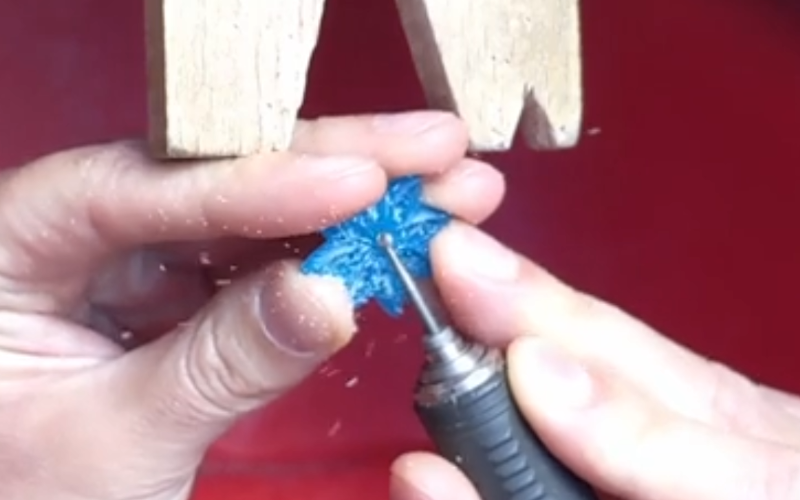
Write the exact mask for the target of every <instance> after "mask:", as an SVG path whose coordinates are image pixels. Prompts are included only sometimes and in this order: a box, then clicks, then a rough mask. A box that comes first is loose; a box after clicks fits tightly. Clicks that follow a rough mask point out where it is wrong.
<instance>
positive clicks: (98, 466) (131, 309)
mask: <svg viewBox="0 0 800 500" xmlns="http://www.w3.org/2000/svg"><path fill="white" fill-rule="evenodd" d="M466 145H467V135H466V130H465V128H464V126H463V125H462V123H461V122H460V121H458V120H457V119H455V118H454V117H452V116H450V115H447V114H442V113H436V112H423V113H409V114H403V115H390V116H381V117H374V116H365V117H349V118H332V119H322V120H319V121H316V122H310V123H301V124H300V126H299V128H298V130H297V133H296V136H295V139H294V142H293V145H292V148H291V151H290V152H287V153H267V154H263V155H261V156H258V157H254V158H247V159H239V160H232V161H217V162H191V163H188V162H185V163H181V164H174V165H169V166H165V165H160V164H158V163H156V162H154V161H152V160H150V159H149V158H148V157H147V155H146V154H144V153H143V150H142V147H141V145H139V144H137V143H119V144H109V145H104V146H93V147H87V148H82V149H78V150H73V151H67V152H63V153H58V154H55V155H52V156H49V157H47V158H44V159H41V160H39V161H36V162H33V163H31V164H29V165H25V166H23V167H20V168H17V169H15V170H12V171H7V172H3V173H2V174H0V497H2V498H3V499H7V500H23V499H24V500H97V499H102V500H126V499H127V500H132V499H137V500H183V499H186V498H188V496H189V494H190V490H191V487H192V483H193V479H194V474H195V472H196V468H197V466H198V464H199V462H200V460H201V459H202V457H203V454H204V453H205V450H206V448H207V447H208V446H209V445H210V444H211V443H212V442H213V441H214V440H215V439H216V438H217V437H218V436H219V435H220V434H221V433H223V432H224V431H225V430H226V429H227V428H228V427H230V426H231V425H232V424H233V423H234V422H235V421H236V419H237V418H238V417H239V416H241V415H243V414H244V413H247V412H249V411H251V410H253V409H255V408H257V407H259V406H261V405H264V404H266V403H267V402H269V401H270V400H272V399H274V398H275V397H277V396H278V395H280V394H281V393H282V392H284V391H285V390H287V389H288V388H290V387H292V386H294V385H295V384H297V383H298V382H299V381H300V380H301V379H302V378H304V377H305V376H306V375H308V374H310V373H312V372H313V371H314V370H315V369H316V367H317V365H318V364H319V363H321V362H322V361H323V360H324V359H325V358H327V357H328V356H329V355H330V354H332V353H333V352H334V351H335V350H336V349H338V348H339V347H341V346H342V345H344V344H345V343H347V341H348V340H349V338H350V336H351V334H352V333H353V330H354V329H355V325H354V321H353V317H352V316H353V310H352V306H351V304H350V303H349V300H348V299H347V296H346V294H345V293H344V292H343V290H342V289H341V288H340V285H337V284H336V283H332V282H331V280H328V279H325V278H319V277H309V276H302V275H300V274H299V272H298V270H297V265H296V263H295V262H292V261H291V259H293V258H295V253H296V250H295V249H294V248H293V247H292V245H290V244H288V243H287V242H286V240H285V238H287V237H293V236H298V235H302V234H309V233H313V232H315V231H317V230H318V229H320V228H322V227H324V226H327V225H331V224H333V223H335V222H336V221H338V220H342V219H344V218H346V217H348V216H349V215H352V214H354V213H356V212H357V211H360V210H361V209H363V208H366V207H367V206H368V205H370V204H372V203H373V202H375V201H376V200H377V199H378V198H379V197H380V196H381V195H382V194H383V192H384V189H385V187H386V181H387V177H392V176H399V175H408V174H420V175H425V176H427V177H428V178H429V179H430V180H429V182H428V183H427V187H426V190H427V191H426V196H428V198H429V200H430V202H431V203H432V204H435V205H438V206H439V207H440V208H443V209H445V210H447V211H450V212H452V213H454V214H456V215H457V216H459V217H461V218H463V219H466V220H470V221H473V222H477V221H480V220H482V219H484V218H485V217H487V216H488V215H489V214H490V213H491V212H492V211H494V210H495V208H496V207H497V205H498V204H499V202H500V199H501V197H502V195H503V188H504V185H503V179H502V176H501V175H500V174H499V173H498V172H497V171H495V170H494V169H492V168H491V167H489V166H488V165H486V164H484V163H481V162H479V161H476V160H470V159H464V154H465V150H466ZM287 259H289V260H287ZM228 281H232V284H231V285H230V286H228V287H226V288H224V289H222V288H223V287H222V286H220V285H219V283H221V282H228Z"/></svg>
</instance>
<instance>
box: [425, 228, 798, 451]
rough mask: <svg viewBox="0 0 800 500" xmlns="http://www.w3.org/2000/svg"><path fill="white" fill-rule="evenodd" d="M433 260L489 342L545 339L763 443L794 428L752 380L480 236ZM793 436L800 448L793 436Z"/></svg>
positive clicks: (462, 234) (463, 231) (457, 313)
mask: <svg viewBox="0 0 800 500" xmlns="http://www.w3.org/2000/svg"><path fill="white" fill-rule="evenodd" d="M432 258H433V264H434V265H433V267H434V273H435V279H436V281H437V283H438V285H439V287H440V288H441V291H442V294H443V296H444V297H445V299H446V300H447V302H448V305H449V309H450V311H451V313H452V314H453V316H454V318H455V320H456V321H457V322H458V323H459V324H460V325H461V326H462V327H463V328H464V329H465V330H466V331H467V332H469V333H470V334H472V335H475V336H477V337H479V338H480V339H482V340H484V341H486V342H488V343H491V344H496V345H498V344H499V345H505V344H507V343H508V342H509V341H510V340H511V339H513V338H514V337H517V336H519V335H538V336H542V337H545V338H548V339H551V340H553V341H555V342H557V343H559V344H560V345H563V346H564V347H565V348H567V349H569V350H570V351H572V352H574V353H576V354H577V355H578V356H580V357H581V358H582V359H586V360H587V361H589V362H592V363H594V364H598V365H600V366H605V367H608V368H609V369H613V370H616V371H617V372H619V374H620V375H621V376H623V377H625V378H627V379H628V380H631V381H633V383H634V384H636V385H637V386H638V387H639V388H640V389H641V390H642V391H643V392H646V393H648V394H651V395H652V397H654V398H656V399H658V400H659V401H660V402H661V403H662V404H664V405H666V406H667V407H669V408H671V409H672V410H674V411H677V412H680V413H682V414H684V415H686V416H688V417H691V418H695V419H698V420H700V421H703V422H707V423H715V424H718V425H720V426H724V427H731V428H736V429H741V430H742V431H743V432H748V433H753V434H754V435H757V436H759V437H762V438H766V439H778V440H780V439H786V436H787V434H786V432H787V429H789V428H791V429H793V428H795V427H796V425H794V424H793V423H792V421H791V420H789V419H787V418H786V416H785V415H783V414H781V413H779V412H775V411H774V408H772V407H770V406H769V405H766V404H764V403H763V401H761V399H760V396H759V393H758V391H757V390H756V387H755V385H754V384H753V383H752V382H750V381H749V380H747V379H746V378H744V377H742V376H741V375H738V374H736V373H734V372H732V371H731V370H728V369H726V368H725V367H723V366H721V365H719V364H714V363H710V362H709V361H707V360H706V359H703V358H701V357H700V356H697V355H696V354H694V353H692V352H690V351H688V350H687V349H685V348H683V347H681V346H679V345H677V344H675V343H674V342H672V341H671V340H669V339H667V338H665V337H663V336H661V335H659V334H658V333H657V332H655V331H654V330H652V329H651V328H649V327H648V326H647V325H645V324H643V323H642V322H640V321H638V320H636V319H635V318H632V317H631V316H629V315H627V314H625V313H624V312H622V311H620V310H619V309H617V308H615V307H613V306H611V305H609V304H606V303H604V302H602V301H600V300H598V299H594V298H591V297H588V296H586V295H584V294H581V293H580V292H577V291H575V290H573V289H572V288H570V287H569V286H567V285H566V284H564V283H562V282H560V281H559V280H558V279H556V278H555V277H554V276H552V275H550V274H549V273H547V271H545V270H543V269H541V268H540V267H538V266H536V265H535V264H534V263H532V262H530V261H529V260H528V259H526V258H524V257H523V256H520V255H519V254H517V253H516V252H514V251H512V250H510V249H508V248H506V247H505V246H503V245H502V244H500V243H498V242H497V241H495V240H494V239H492V238H490V237H489V236H488V235H486V234H485V233H483V232H481V231H479V230H477V229H475V228H472V227H470V226H467V225H465V224H451V225H450V227H449V228H448V229H446V230H445V231H443V233H442V234H441V235H440V236H439V237H437V239H436V240H435V241H434V244H433V249H432ZM788 435H792V436H797V439H798V440H800V436H798V433H797V432H796V431H794V430H792V431H789V434H788ZM798 442H800V441H798Z"/></svg>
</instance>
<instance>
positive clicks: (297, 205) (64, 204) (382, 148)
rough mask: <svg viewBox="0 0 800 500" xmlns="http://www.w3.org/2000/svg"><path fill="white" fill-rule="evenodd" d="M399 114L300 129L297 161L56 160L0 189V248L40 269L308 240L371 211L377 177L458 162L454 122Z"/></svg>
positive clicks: (288, 157) (123, 156) (120, 148)
mask: <svg viewBox="0 0 800 500" xmlns="http://www.w3.org/2000/svg"><path fill="white" fill-rule="evenodd" d="M403 116H404V117H405V121H404V120H403V118H398V117H395V120H396V123H395V124H394V125H393V126H388V125H385V124H384V125H381V124H382V123H383V122H382V121H381V120H380V119H378V118H376V117H374V116H365V117H346V118H340V119H326V120H321V121H317V122H314V123H310V124H305V125H302V126H301V127H300V128H299V129H300V130H299V132H298V138H297V140H296V141H295V142H296V143H297V145H296V148H297V149H298V150H299V152H292V153H266V154H263V155H260V156H256V157H252V158H244V159H235V160H228V161H215V162H202V161H199V162H183V163H180V164H175V165H170V166H169V167H164V166H163V165H161V164H159V163H157V162H155V161H153V160H152V159H151V158H150V157H149V156H148V155H147V154H146V152H145V150H144V149H143V147H142V146H141V145H140V144H137V143H131V142H127V143H117V144H111V145H106V146H93V147H88V148H81V149H78V150H73V151H69V152H64V153H58V154H55V155H52V156H50V157H47V158H44V159H42V160H40V161H38V162H35V163H34V164H32V165H30V166H27V167H24V168H22V169H20V170H18V171H17V172H16V173H15V174H13V175H12V176H11V177H10V178H9V179H7V180H6V181H5V182H4V183H3V184H2V187H0V189H2V203H0V234H2V235H4V237H5V240H4V242H3V243H4V247H5V248H6V249H7V250H8V251H9V252H14V251H15V250H17V251H16V252H15V255H17V256H27V257H26V258H28V259H29V260H30V262H31V263H33V262H34V261H36V263H37V264H39V265H40V264H41V262H43V261H46V260H48V259H49V260H51V261H53V260H58V261H60V262H62V263H63V262H65V261H66V262H70V263H75V262H76V260H77V261H79V262H87V261H88V262H91V261H93V260H96V259H98V258H100V257H101V256H103V255H105V254H107V253H108V252H109V251H110V250H115V249H118V248H120V247H129V246H136V245H141V244H148V243H157V242H170V241H180V240H202V239H212V238H218V237H223V236H243V237H248V238H257V239H262V238H275V237H284V236H292V235H298V234H306V233H311V232H314V231H316V230H318V229H320V228H322V227H325V226H327V225H330V224H333V223H335V222H338V221H339V220H342V219H344V218H347V217H348V216H350V215H352V214H353V213H355V212H357V211H359V210H361V209H363V208H365V207H367V206H368V205H370V204H371V203H373V202H374V201H376V200H377V199H378V198H379V197H380V195H381V194H382V193H383V191H384V188H385V183H386V177H387V175H388V176H392V175H397V174H401V175H404V174H409V173H415V174H419V175H426V174H431V173H438V172H441V171H444V170H446V169H447V168H448V167H449V166H451V165H454V164H456V162H457V160H458V159H459V158H460V157H461V156H463V154H464V150H465V148H466V131H465V130H464V126H463V125H462V124H461V122H460V121H458V120H457V119H456V118H455V117H453V116H452V115H448V114H445V113H436V112H430V113H410V114H406V115H403ZM384 121H389V122H391V119H389V118H385V119H384ZM421 123H428V124H432V125H430V126H429V127H427V128H425V127H422V129H420V124H421ZM333 136H335V138H336V140H335V141H334V140H331V139H330V138H331V137H333ZM423 137H424V139H423ZM384 165H386V166H388V167H387V168H384V167H383V166H384ZM410 170H413V171H410ZM56 240H57V241H58V245H53V244H52V241H56Z"/></svg>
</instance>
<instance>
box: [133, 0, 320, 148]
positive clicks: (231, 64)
mask: <svg viewBox="0 0 800 500" xmlns="http://www.w3.org/2000/svg"><path fill="white" fill-rule="evenodd" d="M323 9H324V0H280V1H277V0H146V13H147V45H148V66H149V88H150V96H149V101H150V102H149V107H150V142H151V146H152V149H153V152H154V154H156V155H157V156H160V157H170V158H198V157H210V158H213V157H228V156H245V155H250V154H253V153H257V152H259V151H264V150H283V149H286V148H287V147H288V146H289V144H290V141H291V138H292V133H293V129H294V127H295V124H296V121H297V112H298V110H299V108H300V106H301V104H302V101H303V96H304V93H305V88H306V75H307V71H308V65H309V63H310V60H311V55H312V53H313V51H314V48H315V47H316V43H317V38H318V32H319V24H320V21H321V19H322V14H323Z"/></svg>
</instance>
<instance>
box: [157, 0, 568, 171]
mask: <svg viewBox="0 0 800 500" xmlns="http://www.w3.org/2000/svg"><path fill="white" fill-rule="evenodd" d="M375 1H377V0H375ZM396 1H397V6H398V10H399V12H400V15H401V19H402V22H403V26H404V28H405V31H406V35H407V38H408V41H409V46H410V48H411V52H412V55H413V57H414V60H415V64H416V67H417V71H418V73H419V76H420V80H421V82H422V85H423V87H424V89H425V92H426V95H427V96H428V100H429V103H430V106H431V107H433V108H436V109H444V110H449V111H453V112H455V113H456V114H458V115H459V116H461V117H462V119H464V121H465V122H466V123H467V125H468V127H469V130H470V138H471V149H472V150H473V151H498V150H505V149H508V148H509V147H511V144H512V141H513V139H514V136H515V134H516V131H517V129H518V128H519V129H521V131H522V135H523V137H524V138H525V140H526V142H527V143H528V145H530V146H531V147H533V148H535V149H559V148H567V147H571V146H573V145H574V144H575V143H576V142H577V140H578V137H579V132H580V126H581V118H582V91H581V61H580V36H579V15H578V0H396ZM324 3H325V2H324V0H282V1H274V0H146V14H147V42H148V49H147V53H148V66H149V68H148V73H149V93H150V95H149V102H150V106H149V107H150V110H149V113H150V143H151V148H152V150H153V153H154V154H155V155H156V156H158V157H162V158H215V157H233V156H246V155H250V154H253V153H257V152H260V151H267V150H285V149H287V148H288V147H289V145H290V141H291V138H292V132H293V129H294V127H295V124H296V121H297V113H298V110H299V109H300V106H301V104H302V101H303V97H304V93H305V88H306V77H307V73H308V66H309V63H310V60H311V55H312V53H313V51H314V48H315V46H316V43H317V39H318V34H319V25H320V21H321V19H322V15H323V10H324Z"/></svg>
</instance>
